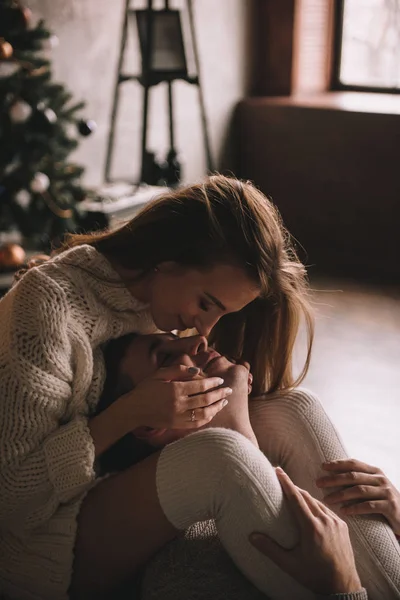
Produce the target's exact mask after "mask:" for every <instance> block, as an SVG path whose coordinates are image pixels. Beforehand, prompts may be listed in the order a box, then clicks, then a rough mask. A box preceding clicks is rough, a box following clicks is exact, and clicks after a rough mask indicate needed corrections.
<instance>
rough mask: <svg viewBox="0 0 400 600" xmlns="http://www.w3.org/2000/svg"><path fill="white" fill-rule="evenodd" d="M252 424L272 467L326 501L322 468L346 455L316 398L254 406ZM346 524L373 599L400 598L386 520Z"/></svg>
mask: <svg viewBox="0 0 400 600" xmlns="http://www.w3.org/2000/svg"><path fill="white" fill-rule="evenodd" d="M250 418H251V423H252V426H253V430H254V432H255V434H256V436H257V439H258V443H259V445H260V449H261V450H262V451H263V452H264V453H265V455H266V456H267V458H268V459H269V460H270V461H271V463H272V464H273V465H275V466H277V465H280V466H281V467H282V468H283V469H284V470H285V471H286V472H287V473H288V475H289V476H290V477H291V478H292V480H293V481H294V482H295V483H296V484H297V485H298V486H299V487H302V488H304V489H306V490H308V491H309V492H310V494H312V495H313V496H314V497H315V498H318V499H319V500H322V499H323V493H322V490H321V489H320V488H318V487H317V486H316V484H315V480H316V479H317V477H319V476H321V475H323V474H325V473H324V472H323V470H322V467H321V465H322V462H324V461H330V460H336V459H340V458H345V457H347V456H348V455H347V453H346V450H345V448H344V445H343V443H342V441H341V439H340V437H339V435H338V433H337V431H336V429H335V427H334V426H333V424H332V422H331V421H330V419H329V417H328V416H327V414H326V413H325V411H324V409H323V408H322V405H321V403H320V402H319V400H318V399H317V398H316V396H314V395H313V394H311V393H310V392H308V391H307V390H302V389H296V390H292V391H289V392H285V394H275V395H272V396H265V397H263V398H259V399H255V400H251V401H250ZM330 491H333V490H330ZM339 516H341V517H342V518H343V515H341V514H340V513H339ZM344 520H345V521H346V522H347V524H348V526H349V531H350V536H351V539H352V544H353V548H354V552H355V556H356V563H357V568H358V571H359V575H360V578H361V581H362V583H363V585H364V587H365V588H366V589H367V591H368V594H369V598H370V599H371V600H391V599H392V598H393V599H395V598H400V546H399V544H398V542H397V541H396V538H395V537H394V535H393V532H392V531H391V529H390V527H389V526H388V525H387V524H386V522H385V521H384V519H383V518H379V517H371V516H369V515H368V516H358V517H346V518H345V519H344Z"/></svg>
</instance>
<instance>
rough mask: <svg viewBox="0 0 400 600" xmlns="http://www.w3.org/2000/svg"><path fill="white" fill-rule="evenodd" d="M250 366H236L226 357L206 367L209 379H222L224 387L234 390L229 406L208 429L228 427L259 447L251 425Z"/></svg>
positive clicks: (221, 357)
mask: <svg viewBox="0 0 400 600" xmlns="http://www.w3.org/2000/svg"><path fill="white" fill-rule="evenodd" d="M249 367H250V365H249V364H248V363H245V364H234V363H232V362H231V361H230V360H228V359H227V358H225V357H224V356H220V357H219V358H217V359H214V360H213V361H212V362H211V364H210V366H209V367H206V372H207V376H208V377H222V379H223V380H224V385H227V386H229V387H230V388H231V389H232V394H231V395H230V396H229V398H228V404H227V406H225V408H223V409H222V410H221V412H220V413H219V414H217V415H216V416H215V417H214V418H213V420H212V421H211V423H210V424H209V425H206V427H226V428H228V429H233V430H235V431H238V432H239V433H241V434H242V435H244V436H245V437H247V438H248V439H249V440H250V441H251V442H252V443H253V444H254V445H255V446H257V447H258V442H257V438H256V436H255V434H254V431H253V428H252V426H251V424H250V415H249V389H250V390H251V381H252V377H251V374H250V371H249Z"/></svg>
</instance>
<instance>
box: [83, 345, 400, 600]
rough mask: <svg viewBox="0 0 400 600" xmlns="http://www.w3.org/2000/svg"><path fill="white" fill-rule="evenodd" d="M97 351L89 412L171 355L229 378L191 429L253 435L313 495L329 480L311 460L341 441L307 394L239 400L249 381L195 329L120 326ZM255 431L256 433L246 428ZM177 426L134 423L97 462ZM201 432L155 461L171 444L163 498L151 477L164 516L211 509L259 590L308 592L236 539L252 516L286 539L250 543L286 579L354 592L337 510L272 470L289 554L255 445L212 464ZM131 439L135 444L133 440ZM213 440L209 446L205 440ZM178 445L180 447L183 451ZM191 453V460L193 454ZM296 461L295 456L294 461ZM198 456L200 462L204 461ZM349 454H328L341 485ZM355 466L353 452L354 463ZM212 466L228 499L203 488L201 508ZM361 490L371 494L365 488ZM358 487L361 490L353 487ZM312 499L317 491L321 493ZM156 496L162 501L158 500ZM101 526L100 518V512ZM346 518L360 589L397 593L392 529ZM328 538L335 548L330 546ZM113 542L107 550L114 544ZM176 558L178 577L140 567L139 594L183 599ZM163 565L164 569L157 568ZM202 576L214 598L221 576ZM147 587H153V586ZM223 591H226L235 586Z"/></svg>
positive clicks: (284, 594)
mask: <svg viewBox="0 0 400 600" xmlns="http://www.w3.org/2000/svg"><path fill="white" fill-rule="evenodd" d="M106 357H107V364H108V376H107V380H106V386H105V393H104V396H103V398H102V399H101V401H100V403H99V410H104V409H105V408H106V406H107V404H108V403H109V402H112V401H113V394H114V396H115V397H117V395H118V390H121V388H122V387H124V388H125V391H129V390H130V389H132V388H133V387H135V386H137V385H140V383H141V381H143V379H145V378H146V377H149V376H150V375H152V374H154V373H156V372H157V369H159V368H160V367H164V368H170V367H172V366H173V365H186V366H188V367H197V368H199V369H201V374H200V375H199V376H203V377H204V376H210V375H212V376H218V375H220V376H221V377H223V378H224V380H225V382H228V383H229V384H230V385H231V386H232V388H233V393H232V395H231V396H230V398H229V401H228V404H227V405H226V407H224V409H223V410H221V411H220V412H219V413H218V415H216V417H215V418H214V419H213V420H212V421H211V423H209V424H207V425H204V426H203V427H202V429H205V428H207V427H212V428H213V429H214V428H215V427H227V428H229V429H231V430H234V431H239V432H240V433H241V434H243V436H245V437H247V438H248V439H249V440H250V441H251V442H252V443H253V444H254V445H255V446H258V442H260V445H261V446H262V447H264V449H265V450H266V454H267V457H268V458H269V457H271V459H272V462H273V464H281V465H284V466H285V468H287V469H288V470H290V472H291V476H292V478H293V479H294V480H297V481H302V484H303V485H304V486H305V487H306V489H308V490H311V491H312V492H313V493H314V494H315V495H318V490H317V488H316V483H317V485H318V486H322V485H324V484H325V485H327V486H329V485H332V482H333V485H335V483H336V485H338V481H337V479H336V478H337V477H338V476H333V477H330V478H326V477H325V478H324V479H323V480H322V479H319V480H318V481H317V482H316V481H315V477H314V476H313V474H314V473H317V472H318V471H319V472H321V462H322V460H326V459H327V458H331V459H332V458H338V457H341V456H343V455H344V450H343V446H342V444H341V443H340V440H339V439H338V436H337V433H336V431H335V429H334V427H333V426H332V424H331V423H330V421H329V419H328V417H327V416H326V414H325V412H324V411H323V409H322V407H321V406H320V404H319V402H318V400H317V399H316V398H315V397H313V396H312V395H311V394H310V393H308V392H305V391H304V390H296V391H292V392H287V393H286V394H284V395H280V396H275V397H274V396H271V397H270V398H268V399H266V398H265V397H263V396H261V397H259V398H254V399H253V400H251V401H250V403H249V402H248V391H249V390H248V386H249V383H250V382H249V374H248V371H247V369H246V368H244V367H242V366H240V365H234V364H232V363H231V362H230V361H228V360H227V359H226V358H225V357H222V356H220V355H219V353H218V352H216V351H215V350H214V349H211V348H207V341H206V340H205V339H204V338H202V337H200V336H193V337H188V338H183V339H179V338H176V336H173V335H171V334H155V335H147V336H137V335H134V336H132V335H130V336H126V337H125V338H122V339H121V340H116V341H115V342H113V343H111V344H110V345H109V346H108V348H107V355H106ZM114 390H115V391H114ZM253 428H254V429H253ZM216 431H218V434H219V436H220V437H221V438H222V439H221V440H220V442H221V443H220V445H219V448H218V449H219V452H221V453H224V452H225V450H224V441H226V442H227V443H228V444H230V446H231V448H232V447H233V446H234V444H236V442H237V440H233V439H230V437H229V434H227V435H223V433H222V431H221V430H216ZM254 432H256V433H257V438H256V436H255V433H254ZM187 434H188V430H187V429H169V430H168V429H158V430H157V429H149V428H148V427H147V428H144V427H142V428H137V429H136V430H134V431H133V432H132V433H131V434H129V435H128V436H126V438H125V439H124V440H121V443H120V445H118V444H117V445H116V446H115V447H114V448H112V449H110V450H109V451H108V452H107V453H106V454H105V455H104V456H103V457H102V462H103V466H104V467H105V468H106V470H108V469H110V470H112V471H113V470H114V471H115V470H119V469H120V468H127V466H128V464H129V463H130V464H132V462H134V461H135V460H139V459H140V458H142V457H143V446H146V445H147V447H148V450H149V449H150V448H151V449H154V448H162V447H164V446H166V445H167V444H170V443H171V442H173V441H176V440H179V439H182V438H183V437H185V436H186V435H187ZM200 436H201V434H200V433H197V434H196V436H191V437H192V440H191V444H187V445H183V444H182V445H181V446H182V448H181V449H180V450H179V444H178V445H177V446H174V445H172V447H171V448H170V449H169V450H168V449H166V450H164V452H163V453H162V455H161V458H160V462H161V463H164V466H165V472H166V470H167V467H168V455H170V454H171V453H172V454H176V455H179V453H180V454H181V456H180V459H179V463H178V462H176V461H172V465H174V466H175V471H171V470H170V471H169V472H168V478H166V475H165V473H164V476H163V477H164V478H165V479H167V481H166V490H164V493H165V495H164V496H163V484H164V482H163V481H159V499H160V502H161V505H162V506H163V509H164V511H165V512H166V514H170V515H171V514H172V516H173V518H176V519H177V520H178V522H179V521H182V520H186V523H187V524H188V523H191V522H193V521H195V520H196V518H197V520H203V519H207V518H210V516H212V517H213V518H215V520H216V526H217V529H218V533H219V535H220V538H221V540H222V543H223V544H224V546H225V547H226V549H227V550H228V552H230V553H231V556H232V558H233V559H234V561H235V562H236V564H237V565H238V566H239V568H240V569H241V570H242V571H243V572H244V573H245V574H246V575H247V577H248V578H249V579H250V581H253V583H255V585H257V587H258V588H259V589H261V590H262V591H263V592H264V593H266V594H267V596H268V597H271V598H274V599H275V598H289V597H290V598H292V597H293V598H297V597H299V598H301V597H309V596H307V595H304V590H302V589H299V588H296V587H293V581H292V580H291V579H290V578H285V577H282V573H279V572H277V571H276V569H274V568H271V563H269V562H268V561H262V560H260V557H259V556H257V553H256V552H255V551H254V550H252V548H251V546H250V545H249V543H248V541H247V539H246V531H247V533H250V531H251V526H250V525H251V524H252V525H253V527H255V528H257V527H258V528H259V529H263V530H264V531H265V532H266V533H270V534H271V535H272V537H273V538H274V539H276V540H280V542H281V543H282V544H283V545H284V546H286V549H283V550H281V551H280V552H278V550H279V546H277V544H275V543H273V541H272V542H269V544H268V545H267V543H266V541H265V540H264V542H263V538H262V537H261V543H260V542H259V544H258V547H259V548H260V549H261V550H264V551H267V550H269V555H270V557H271V558H275V559H276V560H279V561H280V562H279V563H278V564H279V566H280V567H281V568H283V569H284V570H285V567H286V568H287V569H288V571H289V573H290V574H291V575H292V577H294V578H295V579H297V580H298V581H299V582H301V583H302V584H303V586H304V587H306V588H309V589H311V590H314V591H315V592H317V593H319V594H322V595H323V594H325V595H328V594H331V593H334V592H357V590H358V589H359V588H361V584H360V580H359V578H358V574H357V571H356V568H355V565H354V558H353V554H352V550H351V545H350V541H349V539H348V534H347V532H346V528H345V525H344V523H343V521H341V519H338V518H337V517H336V516H335V515H334V514H333V513H332V512H331V511H330V510H329V509H328V508H327V507H326V506H324V505H323V504H321V502H319V501H318V500H316V499H314V498H313V497H312V496H310V494H309V493H307V492H305V491H303V490H299V489H298V488H296V487H295V486H293V485H292V484H291V482H290V480H289V479H288V478H287V476H284V474H281V473H279V472H278V477H279V480H280V482H281V484H282V487H283V489H284V492H285V493H288V494H289V501H290V505H289V507H294V509H295V513H294V517H296V519H297V520H299V519H300V526H299V530H300V540H298V541H297V543H296V544H295V545H294V548H293V550H292V551H291V552H289V551H288V547H289V548H290V547H291V545H293V540H295V538H296V537H297V538H298V533H297V532H296V531H295V530H293V521H291V520H290V519H289V520H288V518H287V517H288V515H287V508H288V507H287V506H285V505H284V504H283V505H282V503H281V500H282V498H281V496H280V495H279V493H278V494H277V486H276V484H277V480H276V477H275V473H274V471H273V469H271V466H270V464H269V462H268V461H267V460H266V459H265V458H264V457H263V456H262V455H261V454H260V453H257V452H254V451H253V452H251V451H250V450H248V449H247V450H248V451H246V448H245V444H242V445H241V447H240V448H239V449H238V450H237V452H235V453H232V452H231V454H235V455H236V454H237V455H239V456H240V457H241V464H236V460H235V458H232V456H230V455H229V453H226V452H225V454H224V465H225V468H224V469H223V468H222V465H219V464H218V459H217V458H216V457H215V453H214V455H213V454H212V453H211V452H210V453H209V454H208V455H207V451H210V447H208V448H207V444H206V443H203V444H201V446H202V447H201V448H200V447H198V445H196V444H195V441H196V440H195V439H194V438H197V440H198V441H199V442H200V443H201V437H200ZM223 438H225V439H223ZM205 439H207V438H205ZM134 440H135V441H136V443H135V441H134ZM138 440H140V442H141V443H142V445H140V444H139V446H137V441H138ZM188 441H189V440H188ZM124 442H125V443H124ZM203 442H204V439H203ZM183 449H184V450H183ZM214 450H216V449H215V448H214ZM194 452H195V454H194ZM183 453H185V454H184V455H183ZM196 453H197V454H196ZM200 455H201V457H202V460H200V461H198V458H199V456H200ZM305 461H306V464H304V463H305ZM198 462H200V463H201V464H204V465H205V470H204V471H203V469H202V467H201V464H200V465H199V464H198ZM213 463H214V464H213ZM348 463H349V461H347V462H344V461H341V460H337V461H335V463H331V465H330V466H329V465H325V467H328V468H331V470H332V471H333V469H334V468H336V471H338V470H339V469H340V470H341V472H342V475H341V476H339V484H340V477H342V478H344V480H345V481H344V482H345V484H347V485H348V484H349V481H348V480H346V476H345V469H346V467H348ZM351 464H352V466H353V468H354V466H356V465H355V463H354V461H353V462H352V463H351ZM360 464H361V463H358V462H357V465H360ZM177 467H178V468H177ZM359 468H360V466H359ZM229 470H233V471H237V470H238V471H239V478H238V479H237V480H236V479H235V476H234V474H233V473H229ZM214 471H215V474H216V476H217V477H218V478H219V479H220V482H221V487H222V488H224V489H226V490H227V496H228V497H229V501H228V502H227V500H226V498H224V497H222V498H221V496H219V495H218V493H216V494H215V495H214V496H213V502H212V503H211V504H212V506H210V504H209V501H208V497H209V494H210V491H211V490H210V487H211V486H210V481H212V478H213V473H214ZM226 471H228V473H226ZM249 471H250V474H249ZM251 472H254V473H257V479H258V484H260V482H262V485H261V486H260V487H258V486H257V484H256V485H255V484H254V482H253V481H252V477H251ZM333 472H334V471H333ZM192 473H193V474H192ZM358 475H361V473H359V474H358ZM353 477H354V474H353ZM353 481H354V479H353ZM370 483H371V485H372V486H374V487H371V488H370V490H365V491H364V493H363V494H362V493H361V497H362V496H364V498H363V499H364V500H365V499H366V498H368V497H369V498H371V497H377V498H379V497H381V498H382V491H383V489H382V487H383V486H379V485H377V482H374V481H370ZM388 484H389V482H387V481H386V486H388ZM389 485H390V484H389ZM182 486H183V487H182ZM188 487H189V488H190V489H193V490H194V493H195V496H196V498H195V499H194V498H192V499H191V502H190V503H186V504H185V503H183V506H182V505H180V501H181V499H182V497H184V496H185V494H187V492H186V489H187V488H188ZM243 487H245V488H246V489H247V488H249V489H250V490H251V494H250V496H247V495H246V494H244V493H243V491H241V489H242V488H243ZM391 487H392V491H393V492H394V493H395V494H397V495H396V500H395V501H394V502H386V503H384V502H380V503H379V504H380V506H379V508H378V510H377V511H376V512H377V513H383V514H385V515H386V516H387V518H388V521H389V522H390V524H391V525H392V527H393V530H394V531H398V523H397V518H398V517H397V515H398V512H399V511H400V495H399V493H398V492H397V491H396V490H395V488H394V486H391ZM168 488H171V489H172V490H174V491H175V494H174V495H175V497H174V498H173V505H172V506H171V505H170V503H169V500H170V498H169V495H170V494H169V490H168ZM177 489H180V494H176V490H177ZM374 490H375V491H374ZM371 491H373V493H374V494H375V496H371ZM358 492H359V495H360V490H358ZM263 494H265V496H263ZM331 496H332V495H331ZM336 496H339V497H341V496H344V498H345V499H346V497H350V498H354V497H355V496H354V491H353V493H351V488H350V490H349V488H347V487H346V488H345V489H344V490H343V491H342V492H336ZM320 498H321V499H322V496H321V495H320ZM165 499H166V504H163V500H165ZM331 500H332V498H331ZM360 506H361V505H360ZM169 511H172V512H169ZM180 511H181V512H180ZM192 511H193V512H192ZM210 511H211V512H210ZM212 511H214V512H212ZM360 512H362V511H360ZM182 513H183V514H182ZM189 515H191V517H190V516H189ZM263 515H264V516H263ZM227 524H228V525H227ZM105 526H106V527H107V522H106V523H105ZM348 526H349V529H350V534H351V536H352V539H353V543H354V545H355V547H356V549H357V564H358V567H359V570H360V573H361V574H362V581H363V583H364V582H365V585H366V587H368V589H369V590H370V592H371V595H370V598H380V599H385V600H389V598H396V597H398V595H396V592H395V586H396V585H397V586H398V587H397V594H398V593H399V589H400V588H399V577H398V576H397V584H396V577H393V578H391V577H392V573H391V567H392V566H393V567H394V568H395V569H396V568H397V571H398V570H399V566H400V550H399V549H398V548H397V545H396V547H395V548H393V549H392V548H391V543H392V541H393V535H392V534H390V532H389V530H388V528H387V527H386V526H385V525H383V524H382V522H381V521H379V519H377V520H376V521H375V522H372V524H371V522H369V521H365V522H363V521H362V520H361V522H357V521H354V520H351V519H350V520H349V521H348ZM343 527H344V529H343ZM371 531H372V534H371ZM259 539H260V536H259ZM267 541H268V540H267ZM339 548H340V551H338V549H339ZM83 550H87V548H86V547H85V548H82V549H81V552H82V551H83ZM396 550H397V551H396ZM115 552H116V554H117V556H118V552H119V550H116V551H115ZM169 552H171V550H170V551H169ZM180 558H181V559H182V560H179V556H175V557H174V558H172V559H171V560H172V564H178V565H179V564H180V563H182V568H181V570H180V569H179V566H177V567H176V566H175V567H174V569H173V570H175V571H178V575H177V576H176V574H175V577H174V576H173V575H172V574H171V569H170V568H168V566H169V565H165V563H163V562H161V564H159V566H158V568H157V569H156V570H155V567H154V565H153V566H152V567H151V568H150V577H147V582H148V580H149V579H150V584H149V583H147V584H146V589H145V597H148V596H149V597H153V596H154V597H160V596H162V597H163V598H170V597H171V598H174V597H175V598H180V597H181V595H180V592H179V590H180V589H183V590H185V596H184V597H185V598H190V597H191V595H190V591H189V589H188V588H189V587H190V583H191V581H190V577H189V576H188V575H187V574H186V570H185V567H184V565H185V564H187V562H188V560H185V556H184V555H183V556H182V555H181V557H180ZM117 560H118V558H117ZM157 561H158V562H159V563H160V558H156V559H155V563H156V564H157ZM193 568H194V569H195V568H199V569H200V570H201V564H198V562H197V563H196V564H195V565H193ZM154 571H156V573H157V575H158V576H157V577H155V576H154ZM163 573H166V574H167V575H163ZM230 575H231V576H232V575H233V576H234V575H235V573H233V574H232V573H230ZM157 580H158V581H157ZM206 580H207V584H206V591H207V592H208V594H210V593H211V592H212V593H213V595H214V597H218V593H221V596H222V597H227V596H226V591H224V590H223V589H222V588H221V575H219V577H215V581H214V580H213V568H212V567H211V568H210V569H209V570H208V571H207V577H206ZM196 581H198V580H196ZM223 581H224V579H223V578H222V582H223ZM213 582H214V583H215V585H213ZM203 585H204V584H203ZM155 590H159V592H158V595H157V593H156V591H155ZM202 591H203V593H204V590H198V589H197V588H196V590H193V596H194V597H203V596H201V592H202ZM152 594H153V596H152ZM360 594H361V592H360ZM234 597H235V598H236V596H234ZM238 597H241V596H240V595H239V596H238ZM356 597H358V596H356ZM360 597H361V596H360Z"/></svg>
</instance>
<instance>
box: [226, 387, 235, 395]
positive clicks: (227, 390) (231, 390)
mask: <svg viewBox="0 0 400 600" xmlns="http://www.w3.org/2000/svg"><path fill="white" fill-rule="evenodd" d="M232 392H233V389H232V388H226V390H225V394H232Z"/></svg>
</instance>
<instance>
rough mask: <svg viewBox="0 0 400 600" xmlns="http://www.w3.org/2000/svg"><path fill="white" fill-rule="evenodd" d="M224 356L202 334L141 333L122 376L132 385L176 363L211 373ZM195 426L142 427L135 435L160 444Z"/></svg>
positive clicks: (127, 354) (124, 362)
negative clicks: (184, 335)
mask: <svg viewBox="0 0 400 600" xmlns="http://www.w3.org/2000/svg"><path fill="white" fill-rule="evenodd" d="M221 361H224V362H226V359H225V358H224V357H221V355H220V354H219V353H218V352H216V350H214V349H212V348H210V349H209V348H208V344H207V339H206V338H205V337H202V336H200V335H195V336H191V337H186V338H178V337H176V336H175V335H173V334H172V333H161V334H152V335H138V336H136V337H134V338H133V339H132V342H131V343H130V344H129V346H128V348H127V349H126V352H125V355H124V357H123V358H122V360H121V362H120V366H119V377H121V378H122V377H123V378H124V379H126V378H129V379H130V380H131V382H132V388H134V387H136V386H137V385H138V384H139V383H140V382H141V381H142V380H143V379H146V378H147V377H149V376H151V375H152V374H153V373H154V372H155V371H157V369H159V368H160V367H167V366H170V365H174V364H180V365H186V366H188V367H193V366H194V367H198V368H200V369H201V371H202V372H203V373H204V374H205V373H209V374H210V375H211V374H212V372H213V371H214V369H216V368H217V367H218V363H220V362H221ZM191 432H192V430H191V429H150V428H148V427H139V428H137V429H135V430H134V432H133V433H134V435H135V436H136V437H138V438H140V439H143V440H146V441H147V442H148V443H149V444H151V445H152V446H156V447H163V446H165V445H166V444H169V443H170V442H172V441H175V440H177V439H180V438H181V437H184V435H188V434H189V433H191Z"/></svg>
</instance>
